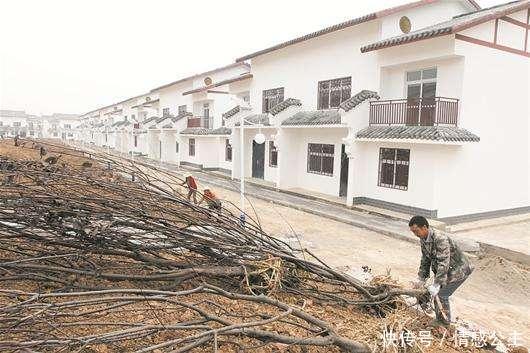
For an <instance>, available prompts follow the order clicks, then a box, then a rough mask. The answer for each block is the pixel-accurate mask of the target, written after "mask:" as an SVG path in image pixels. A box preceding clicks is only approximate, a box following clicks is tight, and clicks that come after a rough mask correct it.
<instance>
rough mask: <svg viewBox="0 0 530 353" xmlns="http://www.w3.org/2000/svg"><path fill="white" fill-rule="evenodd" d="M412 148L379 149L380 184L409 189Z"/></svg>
mask: <svg viewBox="0 0 530 353" xmlns="http://www.w3.org/2000/svg"><path fill="white" fill-rule="evenodd" d="M409 163H410V150H404V149H399V148H381V149H380V150H379V182H378V185H379V186H383V187H387V188H394V189H400V190H407V189H408V186H409Z"/></svg>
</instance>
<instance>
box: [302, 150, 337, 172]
mask: <svg viewBox="0 0 530 353" xmlns="http://www.w3.org/2000/svg"><path fill="white" fill-rule="evenodd" d="M334 156H335V145H324V144H321V143H310V144H308V147H307V172H308V173H315V174H322V175H328V176H333V159H334Z"/></svg>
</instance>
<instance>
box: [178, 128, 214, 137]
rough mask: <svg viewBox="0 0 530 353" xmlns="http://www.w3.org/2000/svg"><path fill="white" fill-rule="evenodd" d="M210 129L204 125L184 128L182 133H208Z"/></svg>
mask: <svg viewBox="0 0 530 353" xmlns="http://www.w3.org/2000/svg"><path fill="white" fill-rule="evenodd" d="M208 130H210V129H205V128H203V127H189V128H187V129H184V130H182V131H181V132H180V133H181V134H183V135H208Z"/></svg>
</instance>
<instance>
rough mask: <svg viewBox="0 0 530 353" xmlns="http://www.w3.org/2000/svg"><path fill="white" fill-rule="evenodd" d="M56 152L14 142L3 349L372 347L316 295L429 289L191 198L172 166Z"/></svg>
mask: <svg viewBox="0 0 530 353" xmlns="http://www.w3.org/2000/svg"><path fill="white" fill-rule="evenodd" d="M40 143H41V144H42V142H40ZM46 150H47V154H48V156H50V155H51V156H56V157H57V158H55V160H54V159H52V160H51V161H50V160H48V162H44V160H43V159H40V156H39V146H38V145H37V143H32V142H27V143H22V146H19V147H12V148H11V147H9V148H7V147H6V146H5V144H4V145H3V146H2V147H1V149H0V153H1V155H0V180H1V181H2V186H1V187H0V288H1V289H0V337H1V338H0V351H2V352H7V351H13V352H14V351H26V352H37V351H39V352H43V351H57V352H59V351H62V352H66V351H68V352H71V351H73V352H91V351H92V352H97V351H105V349H111V350H112V351H123V352H131V351H135V352H166V351H167V352H187V351H191V350H197V351H234V352H238V351H246V350H252V349H253V350H254V351H256V349H258V348H259V349H258V351H267V349H269V350H270V349H273V348H272V347H274V344H281V345H287V346H288V347H290V349H291V348H292V349H301V350H300V351H305V348H304V347H312V350H311V351H320V349H322V352H329V351H334V350H335V351H344V352H369V351H370V349H369V348H368V346H367V345H366V344H364V343H359V342H356V341H354V340H351V339H349V338H346V337H345V336H343V335H341V334H339V333H337V330H336V329H335V328H334V327H333V326H332V325H331V324H330V323H328V322H326V321H324V320H321V319H319V318H317V316H315V315H313V314H311V313H309V312H308V311H307V310H305V307H306V306H307V305H310V304H309V303H311V304H313V303H316V304H318V305H322V306H324V305H338V306H353V307H355V308H357V309H358V308H364V310H366V309H368V310H369V311H370V312H371V313H372V314H376V315H384V312H385V311H387V310H391V309H392V308H395V307H396V305H397V304H396V303H397V302H398V301H399V300H400V299H399V298H400V296H401V295H403V294H406V295H409V296H421V295H423V294H424V293H423V292H420V291H411V290H402V289H400V288H397V287H395V286H389V285H385V284H384V283H381V284H373V285H364V284H362V283H360V282H359V281H357V280H355V279H353V278H351V277H348V276H346V275H344V274H341V273H339V272H337V271H335V270H333V269H332V268H330V267H329V266H327V265H326V264H325V263H323V262H322V261H320V260H319V259H317V258H316V257H314V256H313V255H312V254H311V253H310V252H308V251H306V250H301V249H293V248H291V247H290V246H289V245H287V244H285V243H284V242H282V241H280V240H278V239H276V238H274V237H271V236H269V235H268V234H266V233H265V232H264V231H263V230H262V229H261V228H260V226H259V225H258V224H257V223H256V222H254V221H252V218H251V217H250V216H248V215H247V219H248V220H249V221H247V222H246V223H245V224H244V225H242V224H241V223H240V221H239V217H238V212H239V210H237V208H236V207H235V206H233V205H231V206H230V207H228V208H224V209H223V211H222V212H221V213H217V212H212V211H210V210H208V209H207V208H203V207H200V206H197V205H194V204H192V203H189V202H188V201H187V199H186V197H184V196H183V193H184V192H185V191H184V190H182V188H181V187H180V186H179V184H181V183H182V180H181V179H179V178H178V177H176V176H175V175H173V174H171V173H167V172H164V171H162V170H159V169H156V168H154V167H152V166H149V165H146V164H142V163H132V162H130V161H127V160H124V159H119V158H116V157H113V156H109V155H105V154H101V153H91V154H88V153H87V152H83V151H80V150H76V149H74V148H67V147H65V146H59V145H52V144H47V145H46ZM133 180H134V181H133ZM230 210H234V211H230ZM302 253H303V254H302ZM301 255H303V256H301ZM308 258H311V260H308ZM102 347H106V348H102ZM282 347H283V346H282ZM294 347H298V348H294ZM318 347H322V348H320V349H319V348H318ZM294 351H297V350H294Z"/></svg>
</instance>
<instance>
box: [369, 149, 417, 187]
mask: <svg viewBox="0 0 530 353" xmlns="http://www.w3.org/2000/svg"><path fill="white" fill-rule="evenodd" d="M384 150H392V151H393V153H394V159H393V160H389V159H383V152H384ZM398 151H407V153H408V160H407V161H405V160H399V159H398ZM385 161H387V162H385ZM389 162H391V163H389ZM383 164H392V166H393V170H392V184H387V183H384V182H383V181H382V175H383V173H382V169H383ZM398 165H406V166H407V185H406V186H403V185H398V184H396V180H397V179H398V176H397V174H398ZM409 181H410V149H406V148H390V147H380V148H379V161H378V172H377V186H379V187H383V188H389V189H396V190H402V191H407V190H408V188H409V184H410V182H409Z"/></svg>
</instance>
